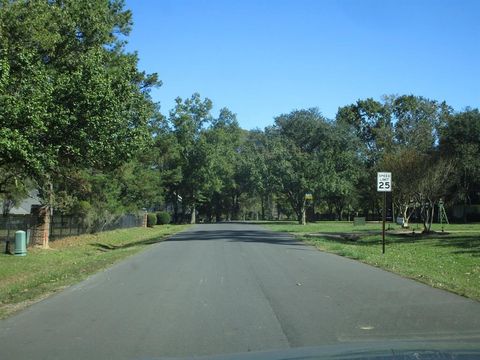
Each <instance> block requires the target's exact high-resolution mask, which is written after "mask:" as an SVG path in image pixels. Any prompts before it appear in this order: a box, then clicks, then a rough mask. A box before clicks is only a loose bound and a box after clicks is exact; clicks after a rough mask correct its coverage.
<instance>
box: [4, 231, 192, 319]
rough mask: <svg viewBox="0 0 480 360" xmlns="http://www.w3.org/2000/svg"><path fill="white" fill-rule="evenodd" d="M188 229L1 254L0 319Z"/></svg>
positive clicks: (108, 235) (83, 239)
mask: <svg viewBox="0 0 480 360" xmlns="http://www.w3.org/2000/svg"><path fill="white" fill-rule="evenodd" d="M187 227H188V225H161V226H155V227H154V228H131V229H122V230H114V231H108V232H103V233H98V234H93V235H81V236H76V237H70V238H65V239H62V240H57V241H54V242H51V243H50V247H51V249H48V250H44V249H38V248H29V249H28V254H27V256H26V257H17V256H12V255H5V254H1V255H0V318H3V317H6V316H7V315H9V314H11V313H13V312H15V311H17V310H19V309H21V308H23V307H25V306H26V305H28V304H29V303H31V302H33V301H35V300H37V299H39V298H42V297H44V296H47V295H49V294H51V293H53V292H55V291H58V290H60V289H62V288H64V287H66V286H69V285H71V284H74V283H76V282H78V281H80V280H83V279H85V278H86V277H87V276H88V275H91V274H93V273H95V272H97V271H99V270H101V269H104V268H106V267H108V266H109V265H111V264H113V263H115V262H117V261H119V260H121V259H124V258H125V257H127V256H129V255H132V254H134V253H137V252H139V251H141V250H142V249H145V248H146V247H147V246H148V245H151V244H154V243H157V242H159V241H162V240H164V239H165V238H166V237H167V236H169V235H171V234H174V233H177V232H179V231H181V230H184V229H186V228H187Z"/></svg>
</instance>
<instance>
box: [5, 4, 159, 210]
mask: <svg viewBox="0 0 480 360" xmlns="http://www.w3.org/2000/svg"><path fill="white" fill-rule="evenodd" d="M1 10H2V11H1V12H0V24H1V25H0V26H1V29H0V44H1V45H2V51H1V54H0V56H1V58H0V69H1V71H2V72H1V75H0V79H1V80H0V109H1V111H0V125H1V127H0V166H6V167H9V168H13V167H16V168H18V169H22V171H23V177H24V178H31V179H32V180H33V181H34V183H35V184H36V187H37V188H38V189H39V190H40V196H41V198H42V200H43V202H44V204H45V205H46V206H48V207H51V206H53V207H55V206H56V204H59V203H60V202H61V201H60V200H59V199H55V196H56V195H57V197H58V195H59V193H60V192H61V190H60V189H58V186H56V184H57V183H62V182H63V180H62V178H68V177H69V176H70V174H71V173H72V172H74V171H75V170H79V169H95V170H102V169H114V168H116V167H118V166H120V165H121V164H123V163H125V162H126V161H128V160H130V159H131V158H132V157H133V156H134V155H135V154H136V153H137V152H138V151H139V150H141V149H142V148H143V146H144V145H145V143H146V141H147V140H148V129H147V123H148V119H149V118H150V117H152V116H153V115H154V113H155V106H154V104H153V103H152V102H151V100H150V97H149V90H150V89H151V87H152V86H156V85H159V84H160V83H159V82H158V80H157V76H156V74H152V75H146V74H145V73H142V72H140V71H139V70H138V69H137V63H138V58H137V56H136V54H127V53H125V51H124V40H123V37H124V36H126V35H128V33H129V31H130V28H131V14H130V12H129V11H125V10H123V1H120V0H112V1H103V0H94V1H89V2H78V1H74V0H65V1H50V2H44V1H21V0H17V1H10V2H3V3H2V5H1Z"/></svg>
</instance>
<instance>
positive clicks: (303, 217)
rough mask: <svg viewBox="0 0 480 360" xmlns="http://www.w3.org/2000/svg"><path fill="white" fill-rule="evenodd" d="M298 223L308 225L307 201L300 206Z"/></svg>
mask: <svg viewBox="0 0 480 360" xmlns="http://www.w3.org/2000/svg"><path fill="white" fill-rule="evenodd" d="M298 223H299V224H300V225H306V224H307V212H306V209H305V202H303V203H302V205H301V207H300V213H299V214H298Z"/></svg>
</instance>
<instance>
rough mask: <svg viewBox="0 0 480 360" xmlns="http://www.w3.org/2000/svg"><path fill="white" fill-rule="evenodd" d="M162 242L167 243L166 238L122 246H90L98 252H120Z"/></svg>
mask: <svg viewBox="0 0 480 360" xmlns="http://www.w3.org/2000/svg"><path fill="white" fill-rule="evenodd" d="M162 241H165V238H164V237H155V238H150V239H145V240H142V241H135V242H130V243H126V244H122V245H115V244H105V243H92V244H90V246H92V247H94V248H96V249H97V250H100V251H104V252H106V251H112V250H119V249H128V248H131V247H134V246H148V245H153V244H157V243H159V242H162Z"/></svg>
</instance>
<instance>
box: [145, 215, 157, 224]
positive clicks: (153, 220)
mask: <svg viewBox="0 0 480 360" xmlns="http://www.w3.org/2000/svg"><path fill="white" fill-rule="evenodd" d="M156 224H157V215H156V214H147V226H148V227H154V226H155V225H156Z"/></svg>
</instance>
